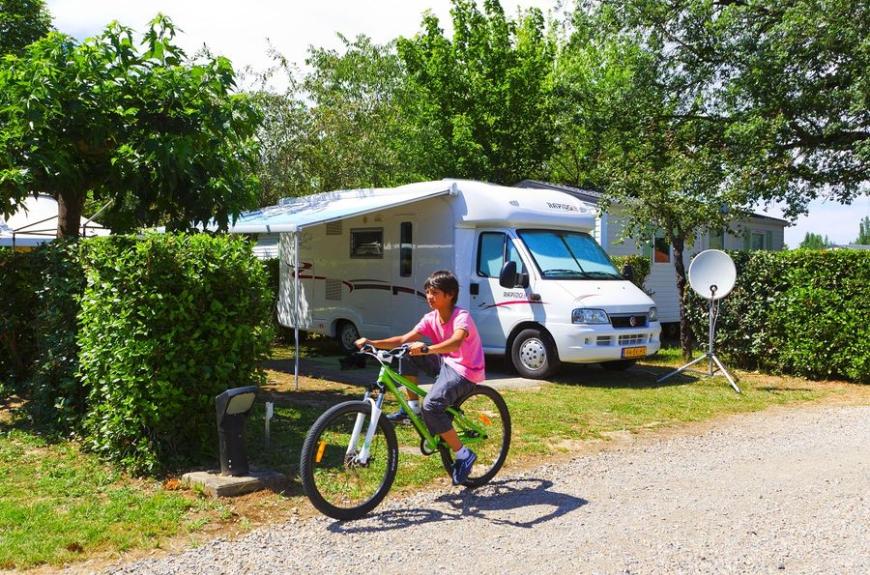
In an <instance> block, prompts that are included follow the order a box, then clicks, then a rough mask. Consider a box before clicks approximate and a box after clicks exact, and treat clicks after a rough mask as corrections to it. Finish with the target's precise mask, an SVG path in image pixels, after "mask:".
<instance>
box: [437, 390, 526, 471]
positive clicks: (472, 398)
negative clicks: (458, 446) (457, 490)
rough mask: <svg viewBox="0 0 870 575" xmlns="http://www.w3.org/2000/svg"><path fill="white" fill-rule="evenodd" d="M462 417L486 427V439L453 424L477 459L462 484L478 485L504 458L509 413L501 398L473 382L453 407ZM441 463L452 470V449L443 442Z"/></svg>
mask: <svg viewBox="0 0 870 575" xmlns="http://www.w3.org/2000/svg"><path fill="white" fill-rule="evenodd" d="M454 407H456V408H457V409H459V410H460V411H462V412H463V414H464V415H465V416H466V417H469V418H471V419H474V420H475V421H476V422H477V423H483V424H484V426H485V427H486V428H487V430H488V432H487V438H486V439H483V438H479V437H475V435H476V434H474V433H472V432H470V431H468V430H464V429H459V428H457V422H456V421H455V420H454V422H453V426H454V428H456V432H457V433H458V434H459V439H460V441H462V443H463V444H464V445H466V446H467V447H468V448H469V449H471V450H473V451H474V453H475V455H477V461H476V462H475V464H474V467H473V468H472V470H471V475H469V477H468V480H467V481H466V482H465V483H463V485H464V486H466V487H479V486H481V485H484V484H485V483H488V482H489V481H491V480H492V478H493V477H495V475H496V473H498V472H499V470H500V469H501V468H502V465H504V462H505V460H506V459H507V455H508V451H509V450H510V445H511V415H510V411H508V408H507V404H506V403H505V401H504V398H503V397H502V396H501V395H500V394H499V392H497V391H496V390H494V389H493V388H491V387H489V386H486V385H481V384H478V385H475V386H474V389H472V390H471V391H470V392H468V393H467V394H465V395H464V396H463V397H462V398H460V399H459V401H457V402H456V405H455V406H454ZM439 451H440V453H441V463H442V464H443V465H444V469H446V470H447V473H451V471H452V469H453V452H452V451H450V448H448V447H447V446H445V445H441V446H440V448H439Z"/></svg>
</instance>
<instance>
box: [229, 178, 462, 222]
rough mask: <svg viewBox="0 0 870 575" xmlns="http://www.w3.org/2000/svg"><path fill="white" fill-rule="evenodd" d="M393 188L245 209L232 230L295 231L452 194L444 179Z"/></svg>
mask: <svg viewBox="0 0 870 575" xmlns="http://www.w3.org/2000/svg"><path fill="white" fill-rule="evenodd" d="M425 184H428V185H420V184H411V185H408V186H401V187H398V188H392V189H383V188H368V189H359V190H343V191H337V192H326V193H323V194H315V195H313V196H304V197H301V198H287V199H284V200H281V202H279V204H278V205H277V206H270V207H268V208H261V209H259V210H254V211H251V212H244V213H243V214H241V215H240V216H239V219H238V220H236V223H235V224H233V225H230V227H229V229H228V230H227V231H229V232H230V233H237V234H257V233H278V232H296V231H299V230H302V229H305V228H308V227H311V226H316V225H320V224H326V223H329V222H334V221H337V220H343V219H345V218H350V217H353V216H361V215H364V214H368V213H371V212H377V211H380V210H384V209H387V208H394V207H397V206H403V205H405V204H411V203H414V202H419V201H421V200H427V199H430V198H434V197H437V196H443V195H446V194H449V193H451V190H452V187H451V185H450V184H446V183H445V182H425Z"/></svg>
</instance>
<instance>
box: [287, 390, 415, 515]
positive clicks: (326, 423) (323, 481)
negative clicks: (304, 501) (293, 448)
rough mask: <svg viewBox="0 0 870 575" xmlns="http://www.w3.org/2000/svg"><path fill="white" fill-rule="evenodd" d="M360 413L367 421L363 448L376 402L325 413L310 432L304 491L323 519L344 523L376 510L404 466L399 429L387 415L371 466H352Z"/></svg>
mask: <svg viewBox="0 0 870 575" xmlns="http://www.w3.org/2000/svg"><path fill="white" fill-rule="evenodd" d="M358 414H362V415H363V417H364V418H365V419H364V422H363V426H362V431H361V434H360V439H359V441H358V442H357V444H358V445H362V441H363V439H364V438H365V433H366V430H367V429H368V423H369V421H370V420H371V414H372V406H371V404H370V403H368V402H366V401H348V402H345V403H340V404H338V405H336V406H334V407H332V408H330V409H328V410H327V411H326V412H324V413H323V415H321V416H320V417H319V418H317V421H315V422H314V425H312V426H311V429H309V430H308V434H307V435H306V436H305V442H304V443H303V444H302V453H301V456H300V462H299V474H300V476H301V478H302V488H303V490H304V492H305V495H306V496H307V497H308V499H309V500H310V501H311V504H312V505H314V507H315V508H316V509H317V510H318V511H320V512H321V513H323V514H324V515H327V516H329V517H332V518H333V519H339V520H343V521H346V520H350V519H359V518H360V517H362V516H364V515H365V514H366V513H368V512H369V511H371V510H372V509H374V508H375V507H377V505H378V504H379V503H380V502H381V501H382V500H383V499H384V497H386V495H387V493H389V491H390V488H391V487H392V485H393V481H394V480H395V478H396V470H397V468H398V462H399V444H398V441H397V440H396V431H395V429H394V428H393V424H392V423H390V421H389V420H387V419H386V418H385V417H380V418H379V419H378V427H377V430H376V432H375V435H374V437H373V438H372V444H371V452H370V453H371V458H370V459H369V461H368V463H367V464H366V465H365V466H362V465H359V464H351V463H350V462H349V460H348V459H349V458H348V456H347V449H348V443H349V441H350V436H351V433H352V430H353V424H354V422H355V421H356V418H357V415H358ZM351 457H352V456H351Z"/></svg>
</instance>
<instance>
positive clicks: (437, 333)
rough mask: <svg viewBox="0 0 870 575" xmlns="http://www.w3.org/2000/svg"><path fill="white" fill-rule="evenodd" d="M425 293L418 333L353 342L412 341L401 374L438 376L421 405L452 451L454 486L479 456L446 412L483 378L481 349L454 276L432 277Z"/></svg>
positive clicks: (414, 401)
mask: <svg viewBox="0 0 870 575" xmlns="http://www.w3.org/2000/svg"><path fill="white" fill-rule="evenodd" d="M423 289H424V291H425V292H426V301H427V303H428V304H429V307H431V308H432V311H431V312H429V313H427V314H426V315H424V316H423V317H422V318H421V319H420V321H419V322H418V323H417V325H416V326H414V329H412V330H411V331H409V332H408V333H406V334H404V335H397V336H393V337H388V338H385V339H375V340H370V339H367V338H365V337H361V338H360V339H358V340H356V342H355V343H356V346H357V347H362V346H363V345H365V344H367V343H368V344H370V345H373V346H375V347H378V348H386V349H388V348H392V347H396V346H399V345H404V344H406V343H410V346H409V352H408V356H409V357H408V358H407V359H406V360H405V361H403V362H402V366H401V370H400V373H402V375H404V376H405V377H407V378H408V379H409V380H411V381H413V382H415V383H416V379H417V378H416V374H417V373H418V372H419V370H421V369H422V370H423V371H425V372H426V373H428V374H430V375H432V377H434V378H435V383H434V384H433V385H432V389H431V391H430V392H429V393H428V394H427V395H426V398H425V400H424V401H423V409H422V415H423V421H424V422H425V423H426V427H428V428H429V431H430V432H431V433H432V434H433V435H435V434H437V435H440V436H441V438H442V439H444V441H445V442H446V443H447V445H448V446H449V447H450V449H452V450H453V453H454V458H455V461H454V463H453V473H452V479H453V484H454V485H460V484H462V483H464V482H465V481H466V480H467V479H468V475H469V473H471V469H472V467H473V466H474V462H475V461H476V460H477V455H475V453H474V452H473V451H471V450H470V449H468V448H467V447H466V446H464V445H462V442H461V441H460V440H459V436H458V435H457V434H456V430H454V429H453V423H452V421H451V419H450V416H449V415H447V413H446V410H447V408H448V407H450V406H451V405H453V404H454V403H455V402H456V400H457V399H459V398H460V397H462V396H463V395H465V394H466V393H468V392H469V391H470V390H471V389H473V388H474V385H475V384H476V383H481V382H482V381H483V380H484V379H485V369H484V356H483V346H482V345H481V343H480V336H479V335H478V333H477V326H475V325H474V321H473V320H472V319H471V314H469V313H468V311H466V310H464V309H462V308H459V307H457V306H456V300H457V298H458V297H459V282H458V281H457V279H456V276H454V275H453V273H452V272H450V271H447V270H440V271H437V272H435V273H433V274H432V275H431V276H429V278H428V279H427V280H426V283H425V284H423ZM423 337H428V338H429V339H430V341H431V342H432V344H431V345H428V346H427V345H426V344H425V343H423V342H422V341H420V340H421V339H423ZM408 399H409V401H408V404H409V406H410V407H411V409H414V410H416V409H417V406H418V399H419V398H418V397H417V395H416V394H413V393H411V392H408ZM387 418H388V419H390V420H392V421H401V420H402V419H404V418H407V414H405V413H404V411H402V410H401V409H400V410H399V411H398V412H396V413H393V414H390V415H388V416H387Z"/></svg>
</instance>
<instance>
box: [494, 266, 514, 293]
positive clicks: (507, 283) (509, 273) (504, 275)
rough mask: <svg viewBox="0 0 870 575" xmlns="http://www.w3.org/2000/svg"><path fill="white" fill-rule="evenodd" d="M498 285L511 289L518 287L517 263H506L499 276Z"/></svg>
mask: <svg viewBox="0 0 870 575" xmlns="http://www.w3.org/2000/svg"><path fill="white" fill-rule="evenodd" d="M498 285H500V286H501V287H503V288H507V289H511V288H512V287H515V286H516V285H517V262H513V261H511V262H505V263H504V265H503V266H502V268H501V273H500V274H499V275H498Z"/></svg>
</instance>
